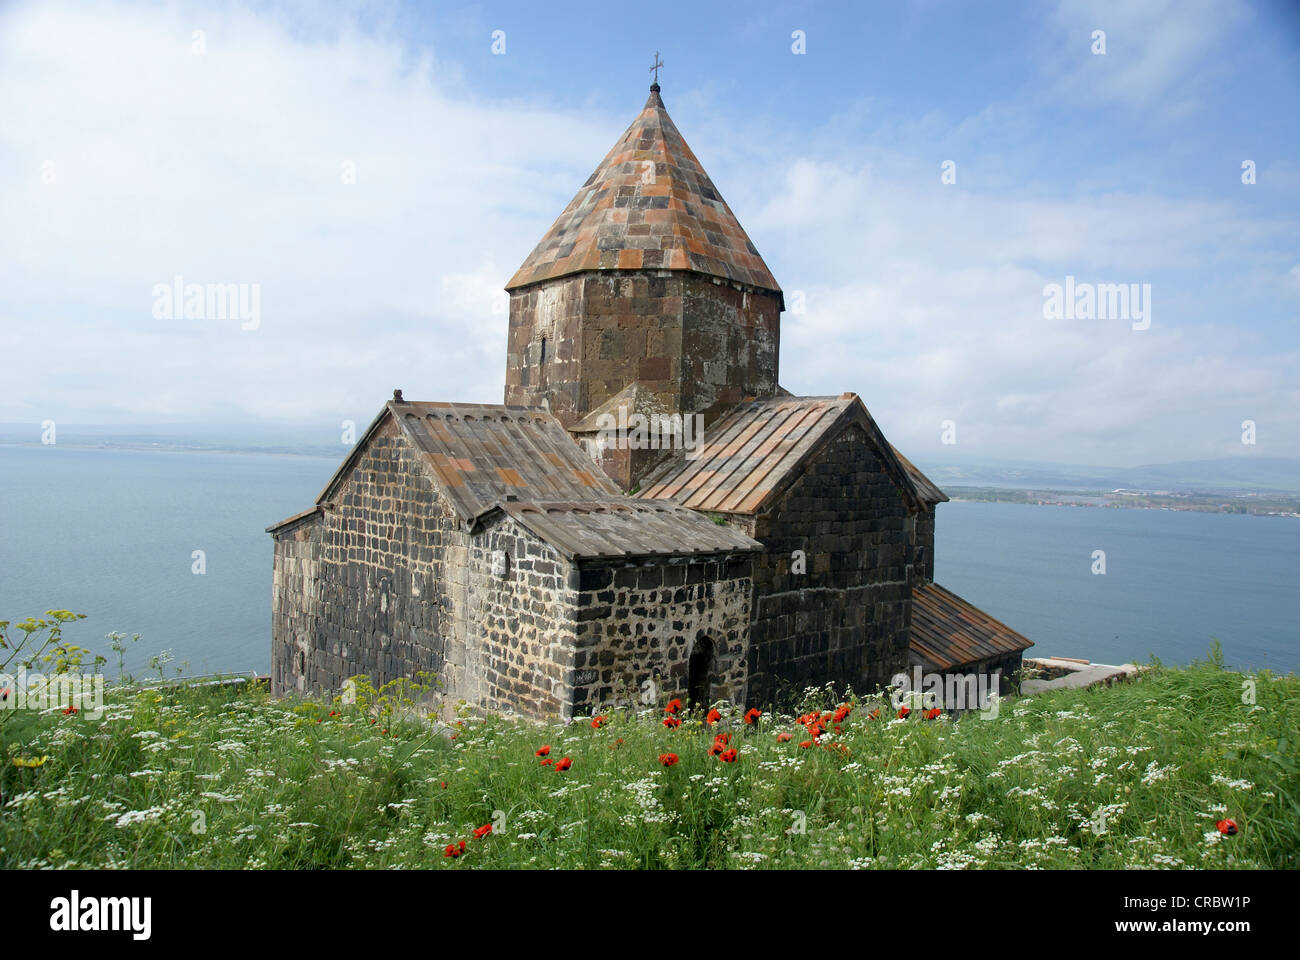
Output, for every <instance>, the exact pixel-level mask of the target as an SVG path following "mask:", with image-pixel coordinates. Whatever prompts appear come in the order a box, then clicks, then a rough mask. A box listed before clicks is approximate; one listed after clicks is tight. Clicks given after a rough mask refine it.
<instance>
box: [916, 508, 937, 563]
mask: <svg viewBox="0 0 1300 960" xmlns="http://www.w3.org/2000/svg"><path fill="white" fill-rule="evenodd" d="M936 506H937V504H933V503H932V504H930V505H929V507H928V509H927V510H926V511H925V512H924V513H918V514H917V515H916V546H915V552H914V554H913V559H912V564H913V566H914V568H915V573H916V575H917V576H919V577H923V578H924V579H926V580H930V581H932V582H933V580H934V511H935V507H936Z"/></svg>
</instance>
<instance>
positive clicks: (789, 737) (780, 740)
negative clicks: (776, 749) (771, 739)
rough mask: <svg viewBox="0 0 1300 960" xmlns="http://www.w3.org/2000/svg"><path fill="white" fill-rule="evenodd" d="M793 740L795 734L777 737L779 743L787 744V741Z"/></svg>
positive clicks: (779, 734)
mask: <svg viewBox="0 0 1300 960" xmlns="http://www.w3.org/2000/svg"><path fill="white" fill-rule="evenodd" d="M793 739H794V734H793V733H778V734H777V735H776V742H777V743H785V742H786V741H787V740H793Z"/></svg>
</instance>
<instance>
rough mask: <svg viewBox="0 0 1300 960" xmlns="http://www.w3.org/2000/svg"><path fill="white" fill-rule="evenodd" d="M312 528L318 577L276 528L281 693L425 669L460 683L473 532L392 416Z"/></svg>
mask: <svg viewBox="0 0 1300 960" xmlns="http://www.w3.org/2000/svg"><path fill="white" fill-rule="evenodd" d="M312 527H313V530H312V533H311V538H312V541H313V543H312V544H311V547H310V549H311V551H312V552H313V553H314V558H313V559H312V560H311V561H307V562H310V563H311V564H312V568H313V574H312V575H306V574H305V573H304V575H303V577H302V579H299V577H298V570H299V569H300V568H304V563H305V561H304V560H302V559H301V558H299V557H298V556H297V555H298V554H301V553H302V552H303V551H304V549H306V548H305V547H304V546H302V545H300V544H298V542H297V538H296V537H294V536H289V535H287V534H286V532H285V531H277V534H276V539H275V588H274V589H275V593H276V601H275V604H274V619H273V622H272V649H273V651H275V650H278V651H280V655H281V658H282V659H284V660H287V662H288V669H287V670H283V671H281V673H279V674H278V675H277V676H276V678H275V680H274V687H275V689H276V690H277V692H279V691H286V690H299V691H301V692H304V693H316V694H323V693H329V692H336V691H338V690H339V689H340V688H341V687H342V685H343V682H344V681H345V680H346V679H348V678H349V677H352V676H355V675H357V674H362V673H364V674H366V675H368V676H369V677H370V678H371V680H372V681H373V682H374V683H375V684H376V685H379V684H382V683H385V682H387V681H389V680H392V679H394V678H396V677H414V676H415V675H416V674H417V673H418V672H420V671H428V672H431V673H435V674H437V675H439V676H440V677H441V678H442V679H443V680H444V682H446V683H447V684H448V686H453V687H459V686H460V685H461V680H462V677H460V676H458V675H456V673H455V670H454V668H453V667H451V666H449V664H448V662H447V661H448V652H449V648H451V647H454V645H456V644H458V643H463V632H461V631H459V630H458V629H457V625H456V623H455V622H454V617H453V610H454V607H455V600H456V596H455V595H456V594H457V593H458V592H463V590H464V578H463V576H462V577H460V578H457V577H456V575H455V571H456V570H457V568H458V567H460V566H463V562H462V563H457V562H456V561H457V559H460V558H463V556H464V553H465V543H464V535H463V533H461V532H460V531H459V530H458V529H457V523H456V518H455V515H454V514H453V513H452V511H451V509H450V508H449V507H448V505H447V504H446V503H445V502H443V500H442V498H440V497H439V496H438V494H437V492H436V490H435V489H434V487H433V484H432V482H431V481H429V479H428V478H427V476H426V475H425V472H424V470H423V468H422V467H421V466H420V465H419V464H418V463H417V462H416V461H415V458H414V455H413V454H412V453H411V451H410V449H409V447H408V445H407V443H406V441H405V440H404V439H403V438H402V437H401V435H400V431H399V429H398V427H397V425H396V424H395V423H394V422H393V421H391V420H390V421H388V422H387V423H385V424H383V425H381V427H380V428H379V430H378V431H377V432H376V433H375V435H373V436H372V437H371V438H370V440H369V441H368V443H367V446H366V449H365V451H364V452H363V453H362V455H361V457H360V459H359V460H358V461H357V462H356V464H355V465H354V467H353V469H352V471H351V473H350V475H349V476H348V477H347V478H346V480H345V481H344V483H343V484H342V486H341V487H340V488H339V489H338V491H337V492H336V494H335V498H334V500H333V501H332V503H330V504H328V505H326V509H325V512H324V516H323V517H321V518H320V519H318V520H317V521H315V522H314V523H313V524H312ZM299 655H301V656H299ZM274 659H275V656H274V654H273V660H274ZM453 659H454V658H453ZM300 667H301V669H300ZM449 674H450V675H449Z"/></svg>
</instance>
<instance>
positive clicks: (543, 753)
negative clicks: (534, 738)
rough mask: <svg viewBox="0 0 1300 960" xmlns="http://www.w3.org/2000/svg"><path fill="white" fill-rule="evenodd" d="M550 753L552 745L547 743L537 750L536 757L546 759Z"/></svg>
mask: <svg viewBox="0 0 1300 960" xmlns="http://www.w3.org/2000/svg"><path fill="white" fill-rule="evenodd" d="M550 752H551V745H550V744H549V743H545V744H542V745H541V746H540V747H538V748H537V753H536V756H539V757H544V756H546V755H547V754H548V753H550Z"/></svg>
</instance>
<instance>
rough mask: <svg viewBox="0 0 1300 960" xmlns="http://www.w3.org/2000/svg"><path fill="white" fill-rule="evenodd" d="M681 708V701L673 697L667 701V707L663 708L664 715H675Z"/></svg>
mask: <svg viewBox="0 0 1300 960" xmlns="http://www.w3.org/2000/svg"><path fill="white" fill-rule="evenodd" d="M681 708H682V701H681V699H680V698H678V697H673V698H672V699H671V700H669V701H668V706H666V707H664V713H676V712H677V711H678V710H680V709H681Z"/></svg>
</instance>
